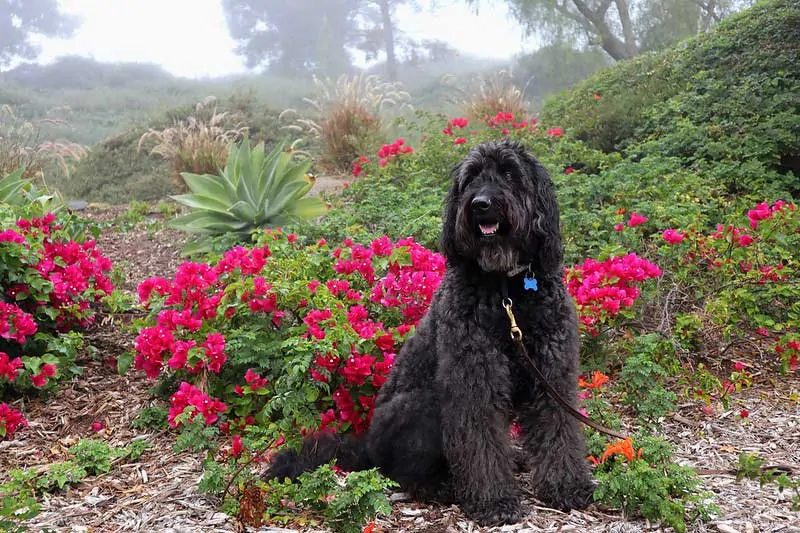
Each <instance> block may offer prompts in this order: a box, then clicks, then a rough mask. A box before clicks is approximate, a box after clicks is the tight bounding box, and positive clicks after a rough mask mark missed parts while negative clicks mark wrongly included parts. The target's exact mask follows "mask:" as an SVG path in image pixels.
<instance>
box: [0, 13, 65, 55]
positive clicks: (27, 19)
mask: <svg viewBox="0 0 800 533" xmlns="http://www.w3.org/2000/svg"><path fill="white" fill-rule="evenodd" d="M77 27H78V20H77V19H76V18H75V17H72V16H69V15H65V14H64V13H61V11H59V8H58V0H0V67H4V66H7V65H9V64H10V63H11V62H12V61H13V60H14V59H16V58H22V59H35V58H36V56H37V55H38V54H39V47H38V46H36V45H35V44H34V43H33V42H32V40H31V37H33V36H34V35H43V36H46V37H69V36H71V35H72V34H73V33H74V32H75V30H76V29H77Z"/></svg>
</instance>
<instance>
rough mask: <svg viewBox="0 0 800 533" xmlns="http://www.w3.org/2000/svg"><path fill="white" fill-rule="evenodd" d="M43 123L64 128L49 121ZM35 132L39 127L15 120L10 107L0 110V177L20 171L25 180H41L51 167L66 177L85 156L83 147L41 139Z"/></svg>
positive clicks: (55, 122)
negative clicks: (56, 167) (46, 170)
mask: <svg viewBox="0 0 800 533" xmlns="http://www.w3.org/2000/svg"><path fill="white" fill-rule="evenodd" d="M43 123H46V124H48V125H51V126H61V127H66V126H67V124H66V123H63V122H60V121H57V120H50V119H45V120H44V121H43ZM39 129H40V124H39V123H36V122H32V121H27V120H24V119H21V118H18V117H17V116H16V115H15V114H14V111H13V110H12V109H11V107H10V106H8V105H3V106H1V107H0V176H5V175H6V174H10V173H12V172H13V171H15V170H17V169H20V168H22V169H24V176H25V177H27V178H37V179H39V180H41V179H43V174H44V171H45V169H46V168H48V167H49V166H50V165H51V164H55V165H57V166H58V167H59V168H60V169H61V171H62V172H63V173H64V174H69V171H70V166H71V165H72V164H73V163H76V162H78V161H80V160H81V159H82V158H83V157H84V156H85V155H86V150H85V149H84V147H83V146H81V145H79V144H77V143H74V142H71V141H67V140H64V139H61V140H45V139H42V138H41V134H40V131H39Z"/></svg>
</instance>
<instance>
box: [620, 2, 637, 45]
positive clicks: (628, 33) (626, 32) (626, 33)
mask: <svg viewBox="0 0 800 533" xmlns="http://www.w3.org/2000/svg"><path fill="white" fill-rule="evenodd" d="M616 5H617V12H618V13H619V20H620V22H621V23H622V38H623V39H624V41H625V51H626V52H627V54H628V57H634V56H637V55H639V46H638V45H637V44H636V36H635V35H634V34H633V24H631V14H630V8H629V7H628V2H627V1H626V0H616Z"/></svg>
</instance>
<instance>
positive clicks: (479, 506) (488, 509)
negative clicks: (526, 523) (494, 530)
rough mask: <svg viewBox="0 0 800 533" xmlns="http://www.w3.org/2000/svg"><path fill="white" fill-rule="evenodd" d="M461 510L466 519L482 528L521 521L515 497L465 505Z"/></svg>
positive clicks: (520, 511)
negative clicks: (468, 518)
mask: <svg viewBox="0 0 800 533" xmlns="http://www.w3.org/2000/svg"><path fill="white" fill-rule="evenodd" d="M462 509H463V511H464V512H465V513H466V515H467V516H468V517H470V518H471V519H472V520H474V521H475V522H477V523H478V524H480V525H482V526H493V525H498V524H515V523H517V522H519V521H520V520H521V519H522V509H521V508H520V505H519V497H517V496H509V497H506V498H501V499H499V500H491V501H487V502H480V503H474V504H465V505H462Z"/></svg>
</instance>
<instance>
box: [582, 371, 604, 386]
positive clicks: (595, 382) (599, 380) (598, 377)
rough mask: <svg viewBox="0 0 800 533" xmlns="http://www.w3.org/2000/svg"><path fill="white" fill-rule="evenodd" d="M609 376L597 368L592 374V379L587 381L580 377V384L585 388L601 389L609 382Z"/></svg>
mask: <svg viewBox="0 0 800 533" xmlns="http://www.w3.org/2000/svg"><path fill="white" fill-rule="evenodd" d="M608 381H609V378H608V376H606V375H605V374H603V373H602V372H600V371H599V370H595V371H594V373H593V374H592V381H591V382H587V381H584V380H583V379H581V378H578V385H579V386H581V387H583V388H584V389H599V388H600V387H602V386H603V385H605V384H606V383H608Z"/></svg>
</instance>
